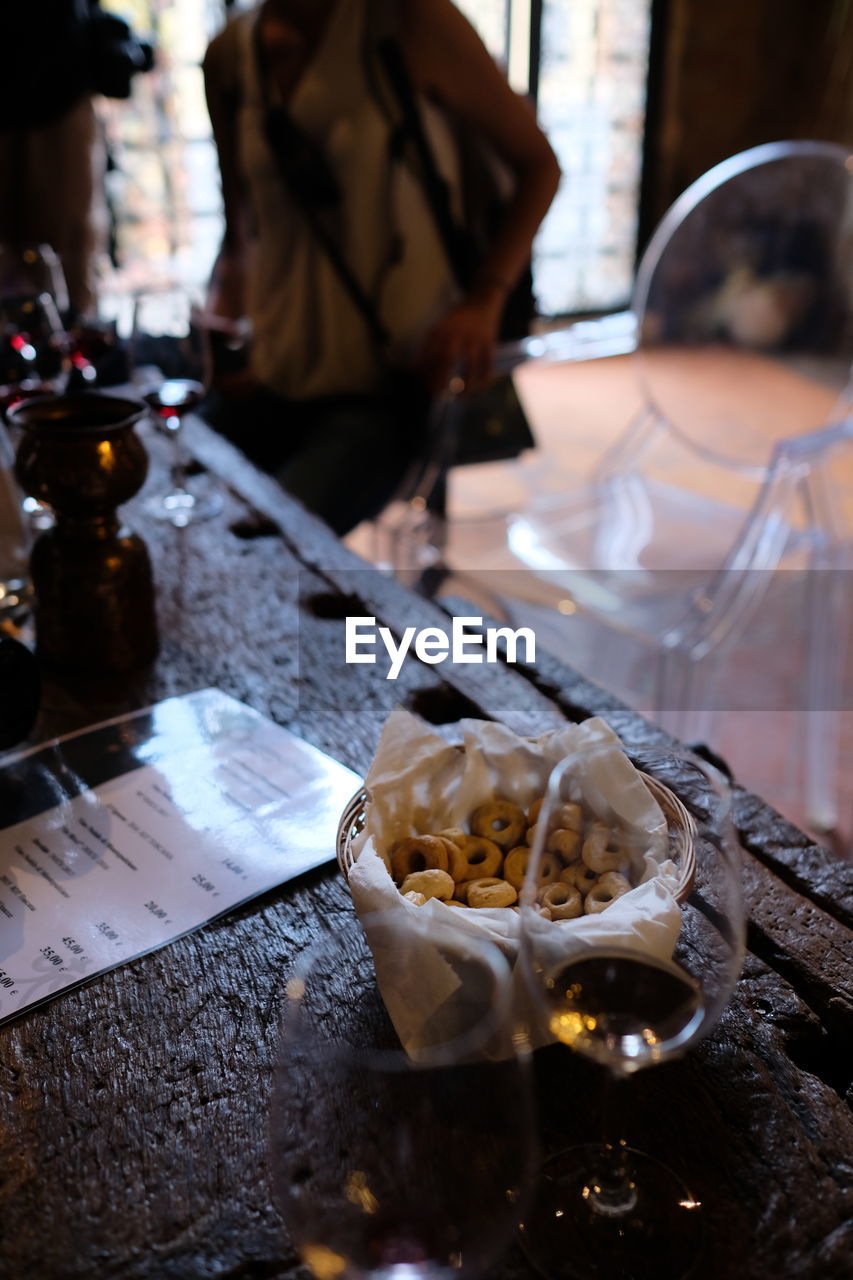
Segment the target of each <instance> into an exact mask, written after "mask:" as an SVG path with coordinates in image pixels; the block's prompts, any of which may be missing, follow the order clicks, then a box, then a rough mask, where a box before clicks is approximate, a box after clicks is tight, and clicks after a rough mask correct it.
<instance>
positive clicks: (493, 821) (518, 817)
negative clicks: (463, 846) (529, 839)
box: [471, 800, 527, 851]
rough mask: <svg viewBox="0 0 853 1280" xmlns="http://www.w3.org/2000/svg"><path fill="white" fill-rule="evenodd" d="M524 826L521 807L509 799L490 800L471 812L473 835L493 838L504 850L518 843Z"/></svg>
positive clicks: (524, 821)
mask: <svg viewBox="0 0 853 1280" xmlns="http://www.w3.org/2000/svg"><path fill="white" fill-rule="evenodd" d="M526 826H527V821H526V819H525V817H524V811H523V809H520V808H519V807H518V805H517V804H513V803H512V801H511V800H491V801H489V803H488V804H481V805H480V807H479V809H475V810H474V812H473V813H472V814H471V830H472V832H473V833H474V835H476V836H485V837H486V839H487V840H493V841H494V842H495V844H496V845H498V847H499V848H501V849H503V850H504V851H506V850H507V849H512V848H513V847H514V846H515V845H517V844H518V843H519V841H520V840H521V837H522V836H523V835H524V829H525V827H526Z"/></svg>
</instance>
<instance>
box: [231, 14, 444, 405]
mask: <svg viewBox="0 0 853 1280" xmlns="http://www.w3.org/2000/svg"><path fill="white" fill-rule="evenodd" d="M369 2H370V0H337V4H336V5H335V7H334V9H333V11H332V12H331V14H330V16H329V20H328V23H327V25H326V29H325V32H324V34H323V37H322V40H321V42H320V44H319V46H318V48H317V50H316V53H315V55H314V57H313V59H312V61H311V62H310V64H309V65H308V67H307V68H306V69H305V72H304V73H303V75H302V76H301V78H300V80H299V82H298V84H297V85H296V88H295V90H294V92H293V94H292V96H291V98H290V101H289V102H288V104H287V109H288V111H289V113H290V114H291V116H292V117H293V119H294V120H295V121H296V122H297V124H299V125H300V126H301V127H302V128H303V129H304V130H305V131H306V132H307V133H309V134H310V135H311V136H312V137H313V138H314V139H315V140H316V141H317V142H318V143H319V145H320V146H321V147H322V149H323V151H324V152H325V155H326V157H327V160H328V162H329V165H330V167H331V169H332V171H333V172H334V174H335V175H336V177H337V180H338V183H339V185H340V189H341V191H342V192H343V200H342V204H341V207H340V208H339V209H336V210H334V211H333V212H332V213H331V215H330V218H331V221H330V223H329V224H328V225H330V226H331V228H332V233H333V235H334V236H335V238H336V240H337V242H338V244H339V245H340V248H341V250H342V252H343V255H344V258H345V260H346V262H347V263H348V264H349V266H350V269H351V270H352V272H353V274H354V275H355V276H356V277H357V278H358V280H359V282H360V284H361V286H362V287H363V289H364V290H365V291H366V292H367V294H368V295H370V296H372V297H373V298H374V301H375V303H376V306H377V311H378V314H379V316H380V318H381V320H382V323H383V324H384V326H385V328H386V329H387V330H388V332H389V333H390V334H391V336H392V343H391V347H390V356H391V359H392V360H393V362H394V363H400V364H405V363H406V362H407V360H408V359H409V358H410V357H411V355H412V354H413V352H414V351H415V350H416V349H417V346H418V344H419V342H420V340H421V339H422V337H423V335H424V333H425V332H426V330H427V329H428V328H429V326H430V325H431V324H432V323H433V322H434V321H435V320H436V319H437V318H438V317H439V316H440V315H441V314H442V313H443V311H445V310H446V308H447V307H448V306H449V305H450V303H451V302H452V301H453V299H454V297H455V296H456V294H457V290H456V288H455V285H454V282H453V277H452V273H451V270H450V268H449V266H448V262H447V257H446V254H445V251H444V247H443V245H442V243H441V240H440V238H439V235H438V232H437V230H436V227H435V223H434V220H433V216H432V213H431V210H430V207H429V205H428V203H427V200H426V198H425V196H424V194H423V191H422V189H421V185H420V183H419V182H418V180H417V178H416V177H415V176H414V174H413V173H412V172H411V171H410V170H409V169H408V168H407V166H406V165H405V164H404V163H401V162H399V161H393V160H392V159H391V158H390V155H389V138H390V130H389V125H388V122H387V120H386V118H385V117H384V116H383V114H382V112H381V110H380V108H379V106H378V104H377V103H376V102H375V100H374V99H373V97H372V96H371V93H370V89H369V85H368V82H367V77H366V74H365V68H364V66H363V59H362V42H363V28H364V22H365V9H366V5H367V4H368V3H369ZM257 18H258V12H257V10H252V11H250V12H248V13H243V14H239V15H238V16H237V17H236V18H234V19H232V25H235V26H236V30H235V31H234V32H233V33H229V34H233V35H234V36H235V37H236V45H237V48H238V50H239V58H240V71H239V80H240V85H241V90H242V92H241V104H240V114H239V121H238V135H237V136H238V148H239V152H240V156H239V163H240V165H241V168H242V172H243V178H244V181H245V183H246V185H247V189H248V191H249V196H250V202H251V206H252V212H253V215H254V218H255V221H256V226H255V228H254V232H255V240H254V243H253V246H252V249H251V259H250V270H249V287H248V299H247V305H248V312H249V319H250V320H251V323H252V331H253V336H252V360H253V368H254V372H255V373H256V375H257V377H258V378H259V379H260V381H261V382H262V383H263V384H264V385H265V386H267V387H269V388H271V389H272V390H273V391H276V392H278V393H279V394H280V395H283V396H287V397H293V398H299V399H301V398H307V397H310V396H321V395H330V394H336V393H345V392H360V391H369V390H371V389H372V388H374V387H375V386H376V384H377V381H378V378H379V372H380V362H379V360H378V359H377V355H376V352H375V350H374V346H373V342H372V339H371V336H370V332H369V329H368V326H367V324H366V322H365V319H364V317H363V316H362V314H361V313H360V311H359V310H358V308H357V306H356V304H355V303H354V302H353V300H352V299H351V298H350V296H349V294H348V293H347V291H346V288H345V286H344V285H343V284H342V283H341V280H340V278H339V276H338V274H337V272H336V270H335V268H334V266H333V265H332V263H331V262H330V260H329V258H328V257H327V255H326V251H325V249H324V248H323V246H322V245H321V244H320V242H319V241H318V240H317V238H316V236H315V234H314V232H313V231H312V229H311V227H310V226H309V225H308V223H307V221H306V219H305V215H304V213H303V212H302V210H301V209H300V208H299V207H298V206H296V205H294V203H293V201H292V200H291V198H290V196H289V195H288V192H287V189H286V186H285V184H284V182H283V180H282V178H281V176H280V174H279V171H278V169H277V167H276V162H275V158H274V157H273V155H272V153H271V151H270V148H269V146H268V144H267V141H266V138H265V136H264V131H263V111H264V95H263V93H262V90H261V85H260V83H259V75H260V71H259V67H258V61H257V56H256V52H255V47H254V34H253V33H254V28H255V24H256V22H257ZM232 47H233V46H232ZM420 105H421V110H422V112H423V117H424V124H425V128H426V130H427V132H428V135H429V138H430V142H431V144H432V147H433V151H434V154H435V157H436V163H437V164H438V166H439V168H440V169H441V171H442V174H443V176H444V177H445V178H446V179H447V181H448V183H449V184H450V189H451V192H452V193H454V194H455V197H456V199H457V202H458V189H459V171H458V161H457V157H456V152H455V147H454V145H453V141H452V138H451V135H450V131H449V129H448V127H447V124H446V122H445V120H444V119H443V117H442V115H441V113H440V112H439V111H438V110H437V109H436V108H434V107H432V106H431V104H429V103H427V102H425V101H423V100H422V101H421V104H420ZM323 216H324V217H325V216H326V214H325V213H324V214H323ZM394 236H398V237H399V238H400V246H401V249H402V252H401V254H400V255H399V260H398V261H396V262H395V263H394V265H393V266H391V267H388V257H389V248H390V245H391V244H392V241H393V237H394Z"/></svg>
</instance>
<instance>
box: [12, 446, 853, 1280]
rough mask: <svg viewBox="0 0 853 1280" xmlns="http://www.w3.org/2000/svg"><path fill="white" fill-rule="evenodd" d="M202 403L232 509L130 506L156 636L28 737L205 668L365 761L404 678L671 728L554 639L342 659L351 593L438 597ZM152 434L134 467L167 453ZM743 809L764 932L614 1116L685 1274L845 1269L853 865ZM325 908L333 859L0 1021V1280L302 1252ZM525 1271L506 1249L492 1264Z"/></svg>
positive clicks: (592, 1085)
mask: <svg viewBox="0 0 853 1280" xmlns="http://www.w3.org/2000/svg"><path fill="white" fill-rule="evenodd" d="M191 426H192V427H193V430H192V431H191V433H190V434H191V436H192V441H193V446H194V448H195V449H196V452H197V453H198V455H199V456H200V457H202V458H203V459H204V460H205V461H206V462H207V463H209V464H210V465H212V466H214V467H216V468H218V469H219V472H220V474H221V475H222V476H223V478H224V479H226V480H227V482H228V484H229V486H230V492H229V493H228V495H227V506H226V511H225V513H224V515H223V517H222V519H221V520H220V521H216V522H212V523H210V524H206V525H199V526H198V527H197V528H195V529H193V528H190V529H188V530H184V531H175V530H173V529H171V528H169V527H165V526H158V525H155V524H153V523H152V522H148V521H145V519H144V518H143V517H142V515H141V513H140V508H139V506H138V504H137V505H134V504H129V506H128V517H129V518H130V519H132V520H133V521H134V523H135V525H136V527H137V528H138V529H140V531H141V532H142V533H143V535H144V537H145V539H146V541H147V542H148V544H149V547H150V549H151V551H152V558H153V561H154V565H155V572H156V576H157V583H158V602H159V616H160V626H161V631H162V636H163V649H162V653H161V656H160V658H159V660H158V661H157V663H156V664H155V665H154V666H153V667H152V669H151V670H150V671H147V672H143V673H140V674H139V675H137V676H136V677H134V678H133V679H132V680H122V681H112V682H110V681H97V682H93V681H89V682H84V681H76V680H69V679H65V680H62V681H59V680H55V679H54V680H49V681H48V682H47V686H46V691H45V700H44V703H43V707H42V713H41V716H40V719H39V722H38V724H37V726H36V729H35V731H34V735H33V738H34V740H38V739H40V738H43V737H45V736H47V735H52V734H54V733H57V732H67V731H69V730H72V729H74V728H77V727H80V726H82V725H84V724H86V723H90V722H92V721H94V720H97V719H99V718H104V717H105V716H108V715H115V714H118V713H120V712H122V711H125V710H131V709H134V708H136V707H139V706H144V705H147V704H149V703H151V702H153V701H155V700H157V699H158V698H162V697H165V696H168V695H169V694H173V693H182V692H186V691H188V690H190V689H194V688H200V687H203V686H205V685H211V684H214V685H218V686H219V687H221V688H222V689H224V690H225V691H226V692H228V693H230V694H232V695H233V696H235V697H238V698H241V699H243V700H244V701H246V702H248V703H249V704H250V705H252V706H254V707H255V708H257V709H258V710H259V711H261V712H263V713H264V714H265V715H268V716H270V717H272V718H273V719H274V720H276V721H277V722H278V723H281V724H284V725H287V726H289V727H292V728H295V729H296V731H297V732H300V733H302V734H303V736H305V737H306V738H307V739H308V740H309V741H311V742H313V743H315V744H316V745H317V746H319V747H320V748H322V749H323V750H325V751H328V752H329V753H330V754H332V755H334V756H336V757H337V758H338V759H340V760H342V761H343V762H344V763H345V764H347V765H349V766H350V767H352V768H353V769H355V770H356V771H357V772H362V773H363V772H364V770H365V769H366V767H367V765H368V763H369V761H370V758H371V755H372V753H373V751H374V750H375V747H376V743H377V741H378V735H379V731H380V729H381V726H382V723H383V722H384V720H385V718H386V716H387V714H388V713H389V711H390V710H391V708H392V707H393V706H394V705H396V704H397V703H399V702H403V703H404V704H405V705H408V706H411V707H413V708H415V709H417V710H419V711H421V712H422V713H423V714H426V715H427V716H428V717H429V718H431V719H433V720H435V721H436V722H438V723H441V722H444V721H448V722H449V721H453V720H456V719H458V718H459V717H460V716H462V715H469V714H473V715H481V716H487V717H488V716H491V717H495V718H500V719H503V720H505V721H507V722H508V723H510V724H512V725H513V727H516V728H518V729H520V730H522V731H524V732H539V731H541V729H542V728H544V727H547V726H548V725H550V724H554V723H560V722H562V720H563V719H565V718H569V719H580V718H583V717H584V716H587V715H590V714H602V715H604V716H605V717H606V718H607V719H608V721H609V722H610V723H611V724H612V725H613V727H614V728H615V729H616V730H617V732H619V733H620V735H621V736H622V737H623V740H624V741H625V743H626V746H627V747H628V749H629V750H635V749H636V750H641V749H642V748H643V747H649V746H652V745H655V744H656V743H658V744H660V743H664V742H665V741H667V738H666V735H663V734H662V732H661V731H660V730H657V729H655V728H654V727H653V726H651V725H649V724H648V723H647V722H646V721H644V720H642V719H641V718H640V717H639V716H637V715H635V714H634V713H633V712H631V711H629V710H628V709H627V708H625V707H623V706H622V705H620V704H619V703H618V702H617V701H616V700H615V699H613V697H612V696H611V695H610V694H609V693H607V692H606V691H604V690H600V689H597V688H596V686H594V685H592V684H590V683H589V682H588V681H585V680H583V679H581V678H580V677H579V676H577V675H576V674H575V673H573V672H571V671H569V670H568V669H566V668H563V667H560V666H559V664H557V663H555V662H552V661H550V660H547V661H545V662H542V663H537V664H536V665H535V667H534V668H532V669H523V670H522V669H518V670H513V669H509V668H497V669H485V668H476V667H469V668H467V669H464V668H456V669H454V668H451V667H449V665H448V664H445V665H444V666H433V667H425V666H423V665H422V664H420V663H418V662H417V661H415V660H409V661H407V663H406V664H405V666H404V669H403V672H402V673H401V677H400V679H399V680H398V681H397V682H396V683H394V682H391V681H386V680H385V679H384V678H381V677H380V676H379V675H378V673H377V672H376V671H375V670H372V669H369V668H365V667H358V666H347V664H346V663H345V662H344V661H343V659H342V653H343V649H342V633H343V619H344V617H345V616H346V613H347V612H348V611H350V609H351V607H352V606H353V603H354V602H358V609H359V611H361V609H362V606H364V612H365V613H367V614H371V615H375V616H376V617H377V618H378V619H379V620H381V621H382V622H384V623H385V624H387V625H389V626H392V627H395V628H400V627H401V626H402V625H411V624H413V623H414V624H415V625H427V624H428V623H430V624H431V623H434V622H435V621H436V620H437V619H440V618H441V616H442V615H441V612H440V611H439V610H438V608H437V607H436V606H435V605H433V604H431V603H429V602H427V601H423V600H419V599H417V598H415V597H414V596H411V595H410V594H409V593H407V592H405V591H404V590H402V588H400V587H399V585H398V584H396V583H394V582H391V581H388V580H386V579H385V578H383V577H382V576H381V575H379V574H377V573H376V572H375V571H366V570H365V569H364V567H363V565H362V564H361V562H359V561H357V560H355V559H354V558H353V557H351V556H349V555H348V553H347V552H346V551H345V550H344V549H343V548H342V547H341V546H340V545H339V544H338V543H337V542H336V541H335V540H334V539H333V538H331V536H330V535H329V534H328V532H327V531H326V530H325V529H324V528H323V526H321V525H320V524H319V523H318V522H317V521H315V520H313V519H311V518H310V517H309V516H307V515H306V514H305V513H304V512H302V511H300V509H299V508H298V507H297V506H296V505H295V504H293V503H291V502H289V500H288V499H286V498H284V497H283V496H282V495H281V494H280V493H279V492H278V490H277V489H275V487H274V486H272V485H271V482H269V481H267V480H266V479H265V478H264V477H260V476H258V475H257V474H256V473H255V472H254V471H253V470H252V468H250V467H248V466H247V465H246V464H245V463H243V462H242V461H241V460H240V458H239V456H238V455H236V454H235V453H234V451H233V450H231V449H230V447H229V446H227V445H225V444H224V443H223V442H221V441H218V440H217V439H215V438H213V437H211V436H210V433H207V432H206V431H205V430H204V428H198V429H196V424H191ZM150 443H151V449H152V454H153V455H154V458H155V464H156V465H155V469H154V473H153V474H152V481H151V483H150V484H149V489H150V488H151V487H153V485H154V484H155V483H156V482H157V479H158V475H159V476H160V478H162V462H163V451H162V448H161V446H160V444H159V442H158V441H156V440H153V441H151V442H150ZM158 469H159V470H158ZM143 496H144V495H143ZM737 820H738V825H739V828H740V831H741V836H742V839H743V841H744V844H745V848H746V854H745V858H746V880H747V886H748V890H749V903H750V923H751V934H750V942H751V946H752V947H753V954H751V955H749V956H748V958H747V963H746V965H745V968H744V973H743V976H742V978H741V981H740V983H739V986H738V991H737V993H736V995H735V998H734V1000H733V1001H732V1003H731V1005H730V1007H729V1009H728V1010H727V1012H726V1013H725V1015H724V1017H723V1019H722V1021H721V1023H720V1025H719V1026H718V1028H717V1029H716V1030H715V1032H714V1033H713V1035H712V1036H711V1037H709V1038H708V1040H706V1041H705V1042H704V1043H703V1044H702V1045H700V1046H699V1047H698V1048H697V1049H696V1050H695V1051H694V1052H693V1053H691V1054H690V1055H689V1056H688V1057H687V1058H686V1059H685V1060H684V1061H682V1062H677V1063H670V1064H666V1065H665V1066H663V1067H660V1068H658V1069H656V1070H654V1071H649V1072H647V1073H644V1074H641V1075H640V1076H639V1077H637V1078H636V1079H635V1080H632V1081H631V1082H630V1083H629V1084H628V1085H627V1087H626V1091H625V1096H624V1098H623V1101H622V1115H623V1122H624V1131H625V1132H626V1134H627V1136H628V1137H629V1139H630V1140H631V1141H633V1142H635V1143H636V1145H638V1146H640V1147H644V1148H646V1149H648V1150H649V1151H651V1152H652V1153H654V1154H656V1155H658V1156H659V1157H661V1158H662V1159H665V1160H668V1161H670V1162H671V1163H672V1164H673V1165H674V1166H675V1167H676V1168H677V1169H678V1170H679V1171H680V1172H681V1174H682V1175H683V1176H684V1177H685V1178H686V1179H687V1180H688V1183H689V1185H691V1186H692V1188H693V1189H694V1192H695V1194H697V1195H698V1197H699V1198H700V1199H702V1201H703V1204H704V1209H703V1214H704V1216H705V1219H706V1239H705V1249H704V1251H703V1257H702V1261H701V1265H700V1267H699V1269H698V1271H697V1272H696V1280H770V1278H771V1277H772V1280H842V1278H843V1277H847V1276H848V1275H849V1274H850V1257H851V1239H850V1222H851V1215H853V1207H851V1204H850V1198H849V1197H850V1188H851V1150H853V1123H852V1122H851V1113H850V1102H851V1100H853V1099H851V1095H850V1075H851V1058H850V1053H849V1043H850V1041H849V1038H848V1034H849V1028H850V1022H849V1015H850V973H851V954H853V952H851V945H853V933H851V932H850V928H849V923H850V922H849V918H848V915H847V910H848V908H847V905H846V903H847V899H846V898H845V896H844V895H845V892H846V888H845V886H846V884H847V869H846V868H844V867H843V866H842V865H841V864H838V863H837V862H836V861H835V860H834V859H832V857H831V855H830V854H829V853H828V852H827V851H825V850H822V849H820V848H819V847H817V846H814V845H813V844H811V843H809V842H808V841H807V840H806V838H805V837H804V836H802V834H801V833H798V832H796V831H795V830H794V829H793V828H791V827H790V826H789V824H787V823H784V822H783V820H782V819H781V818H779V817H778V815H775V814H774V813H773V812H772V810H769V809H768V808H767V807H766V806H765V805H763V804H762V803H761V802H760V801H758V800H756V799H755V798H754V797H751V796H749V795H747V794H746V793H744V792H741V791H738V793H737ZM330 853H331V851H330ZM321 917H325V918H327V919H333V920H339V921H340V923H341V927H347V926H348V925H349V924H350V923H351V922H352V919H353V916H352V908H351V905H350V902H349V897H348V893H347V890H346V887H345V885H344V884H343V882H342V880H341V879H340V877H339V876H338V874H337V871H336V868H335V867H334V866H330V867H328V868H324V869H321V870H320V871H318V872H315V873H312V874H311V875H309V876H305V877H302V878H301V879H300V880H298V881H296V882H292V883H291V884H289V885H285V886H283V887H282V888H281V889H279V890H275V891H273V892H271V893H269V894H267V895H265V896H264V897H263V898H260V899H258V900H256V901H255V902H253V903H250V904H249V905H247V906H246V907H244V908H242V909H240V910H238V911H235V912H232V913H230V914H229V915H228V916H227V917H226V918H224V919H222V920H218V921H215V922H213V923H211V924H209V925H207V926H206V927H204V928H202V929H200V930H198V931H196V932H195V933H193V934H191V935H190V936H188V937H186V938H182V939H180V940H179V941H178V942H176V943H174V944H172V945H171V946H169V947H167V948H165V949H163V950H161V951H158V952H156V953H154V954H153V955H150V956H146V957H143V958H142V959H140V960H138V961H135V962H133V963H132V964H128V965H126V966H123V967H122V968H121V969H118V970H116V971H115V972H113V973H111V974H107V975H105V976H104V977H101V978H98V979H95V980H94V981H92V982H90V983H89V984H88V985H87V986H85V987H83V988H81V989H79V990H77V991H75V992H72V993H70V994H68V995H66V996H64V997H61V998H60V999H57V1000H54V1001H53V1002H52V1003H50V1004H48V1005H47V1006H45V1007H43V1008H41V1009H39V1010H36V1011H34V1012H32V1013H30V1014H29V1015H26V1016H25V1017H23V1018H21V1019H19V1020H18V1021H16V1022H14V1023H12V1024H9V1025H7V1026H5V1027H3V1028H0V1132H2V1134H3V1142H2V1144H0V1213H2V1221H3V1231H2V1233H0V1277H9V1278H10V1280H19V1278H20V1280H29V1277H39V1278H40V1280H54V1278H56V1280H83V1277H86V1278H87V1280H89V1278H90V1277H93V1276H96V1277H99V1280H100V1277H120V1278H121V1280H196V1278H198V1280H202V1278H203V1277H204V1278H207V1277H212V1276H224V1277H229V1278H230V1280H254V1278H257V1277H281V1278H286V1280H297V1276H298V1275H300V1274H304V1273H302V1272H300V1271H299V1268H298V1264H297V1261H296V1259H295V1257H294V1256H293V1253H292V1250H291V1249H290V1247H289V1244H288V1241H287V1238H286V1234H285V1233H284V1231H283V1228H282V1224H281V1220H280V1217H279V1215H278V1212H277V1209H276V1207H275V1204H274V1202H273V1195H272V1190H271V1182H270V1177H269V1169H268V1165H267V1123H268V1100H269V1090H270V1083H271V1072H272V1064H273V1062H274V1059H275V1054H276V1051H277V1044H278V1024H279V1015H280V1008H281V998H282V991H283V985H284V981H285V979H286V976H287V974H288V972H289V970H290V967H291V966H292V964H293V962H294V959H295V957H296V956H297V955H298V953H299V951H300V950H301V949H302V948H303V947H304V946H306V945H307V944H308V943H309V942H310V940H311V939H312V937H313V936H314V935H315V933H316V930H317V927H318V926H317V922H318V920H319V919H320V918H321ZM537 1058H538V1061H537V1064H536V1065H537V1077H538V1089H539V1097H540V1102H541V1125H542V1130H543V1137H544V1140H545V1142H546V1144H547V1145H548V1146H550V1147H551V1148H552V1149H556V1148H558V1147H559V1146H560V1145H562V1144H564V1143H565V1142H567V1141H572V1140H578V1139H580V1140H583V1139H589V1138H594V1137H596V1136H597V1134H598V1132H599V1129H598V1125H599V1119H600V1115H599V1102H600V1097H601V1090H600V1084H601V1081H600V1077H599V1075H598V1072H597V1070H596V1069H595V1068H593V1067H591V1066H589V1065H588V1064H585V1063H583V1062H581V1061H579V1060H578V1059H576V1058H573V1057H572V1056H571V1055H570V1054H569V1053H568V1052H567V1051H564V1050H560V1049H556V1050H548V1051H546V1052H544V1053H542V1054H540V1055H537ZM413 1176H416V1171H415V1172H413ZM532 1274H533V1273H532V1272H531V1270H530V1267H529V1265H528V1264H527V1262H526V1261H525V1259H524V1257H523V1255H522V1254H521V1253H520V1252H519V1251H518V1250H513V1251H511V1253H510V1254H509V1255H508V1257H507V1259H506V1260H505V1263H504V1264H503V1265H502V1266H501V1267H500V1268H499V1270H497V1271H496V1272H495V1280H498V1278H499V1277H500V1278H502V1280H531V1277H532ZM662 1280H665V1278H664V1277H662Z"/></svg>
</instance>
